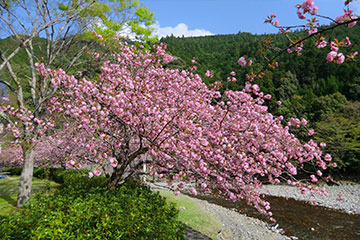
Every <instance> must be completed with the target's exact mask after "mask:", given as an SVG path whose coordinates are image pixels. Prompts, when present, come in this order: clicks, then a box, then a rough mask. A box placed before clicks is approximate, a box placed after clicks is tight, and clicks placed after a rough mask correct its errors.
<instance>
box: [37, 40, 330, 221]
mask: <svg viewBox="0 0 360 240" xmlns="http://www.w3.org/2000/svg"><path fill="white" fill-rule="evenodd" d="M118 44H119V51H118V52H117V53H114V54H110V55H108V56H107V58H106V59H104V64H103V66H102V68H101V74H100V75H99V77H98V78H97V79H91V80H90V79H86V78H81V79H78V78H76V77H74V76H71V75H67V74H66V73H65V72H64V71H63V70H61V69H59V70H52V69H47V68H45V66H44V65H42V64H39V65H37V69H38V71H39V72H40V73H41V75H42V76H43V77H44V78H46V79H49V80H50V81H51V83H52V84H53V85H54V86H56V87H58V88H60V89H61V90H60V91H59V94H58V95H57V96H55V97H53V98H52V99H51V100H50V105H49V111H50V112H51V113H52V114H53V116H57V115H58V114H60V115H61V116H62V117H64V119H68V120H69V126H72V130H71V131H69V132H68V134H69V135H72V136H73V139H74V142H76V146H77V147H79V148H80V149H83V150H85V151H82V152H71V153H70V155H69V156H70V158H71V161H69V163H68V165H69V166H71V165H77V166H78V165H81V164H84V163H91V164H94V165H93V166H96V167H94V168H93V171H92V172H90V173H89V177H93V176H94V175H100V174H102V170H101V166H103V165H111V166H112V167H113V170H114V171H113V173H112V175H111V176H109V182H108V187H109V188H115V187H117V186H119V185H121V184H123V183H124V182H126V181H127V180H128V179H129V177H131V176H132V175H133V173H134V172H135V171H136V169H137V168H138V166H140V165H142V164H144V163H147V164H149V166H150V174H151V175H155V176H158V177H161V178H164V179H166V180H167V181H169V184H171V183H172V182H173V181H197V182H199V183H200V186H201V188H202V190H203V191H217V192H218V193H219V194H220V195H223V196H225V197H227V198H229V199H231V200H232V201H236V200H238V199H246V200H247V202H248V203H249V204H251V205H253V206H255V207H256V208H257V209H258V210H259V211H261V212H263V213H265V212H267V214H268V215H269V216H271V215H272V213H271V212H270V211H269V209H270V207H269V203H268V202H266V201H264V200H263V199H262V197H261V196H260V194H259V193H258V192H257V189H258V188H260V187H261V184H262V182H261V181H260V180H259V179H260V178H266V179H267V181H269V182H270V183H272V184H275V183H278V182H280V181H281V180H282V179H285V180H286V181H287V182H288V184H291V185H296V186H298V187H299V188H301V189H303V190H304V191H306V189H308V190H309V191H312V192H315V191H317V192H320V193H321V192H323V191H321V190H318V189H315V187H313V185H312V184H311V181H312V182H316V181H317V177H320V176H321V175H322V170H324V169H326V168H327V167H328V166H331V165H332V163H331V162H330V160H331V157H330V156H329V155H326V156H322V151H321V149H320V148H321V146H323V145H321V146H320V145H319V144H317V143H315V142H314V141H313V140H310V141H309V142H307V143H302V142H300V141H299V140H298V139H297V138H296V137H295V136H294V135H293V134H292V133H291V132H290V131H289V126H291V125H295V127H300V126H301V125H302V126H306V124H307V122H306V120H304V119H303V120H299V119H291V121H290V122H289V123H288V125H287V126H285V127H284V126H283V122H282V119H283V118H282V117H281V116H280V117H275V116H273V115H272V114H271V113H269V112H267V107H266V106H264V102H265V101H266V99H269V98H271V96H270V95H264V93H262V92H261V91H260V89H259V87H258V85H256V84H252V83H250V82H248V83H247V84H246V86H245V88H244V89H243V90H242V91H232V90H225V91H224V93H223V94H221V93H220V91H219V88H220V83H215V84H214V85H213V86H211V87H207V86H206V85H205V84H204V83H203V81H202V78H201V77H200V75H198V74H195V73H194V70H196V66H195V65H194V66H192V67H191V68H190V69H188V70H183V71H180V70H178V69H167V68H164V66H163V64H167V63H169V62H170V61H171V60H172V58H173V57H172V56H171V55H169V54H167V53H166V52H165V46H164V45H160V46H154V49H153V51H151V52H150V51H148V50H143V49H141V47H140V49H139V48H137V47H135V46H129V45H128V44H126V43H124V42H123V41H121V40H119V41H118ZM94 55H95V56H99V55H98V54H96V53H95V54H94ZM242 61H246V60H245V59H244V60H242ZM207 75H208V76H209V77H211V74H207ZM232 79H234V80H236V78H235V77H234V76H233V78H232ZM310 133H311V130H310ZM144 156H146V158H144ZM304 163H310V164H312V165H313V166H314V169H313V170H314V173H315V175H316V174H317V177H316V176H315V175H314V176H312V178H311V180H310V181H307V182H301V181H298V180H296V175H297V172H298V170H299V169H301V168H302V167H303V166H304ZM316 171H317V173H316ZM176 187H177V188H181V187H182V186H181V184H180V185H177V186H176ZM192 192H193V193H194V194H196V193H197V192H196V190H195V189H192Z"/></svg>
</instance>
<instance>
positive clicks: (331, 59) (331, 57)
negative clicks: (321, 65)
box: [326, 51, 337, 62]
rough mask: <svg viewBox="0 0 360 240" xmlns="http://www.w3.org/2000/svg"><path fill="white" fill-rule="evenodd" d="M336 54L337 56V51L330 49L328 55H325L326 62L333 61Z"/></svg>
mask: <svg viewBox="0 0 360 240" xmlns="http://www.w3.org/2000/svg"><path fill="white" fill-rule="evenodd" d="M336 56H337V52H335V51H331V52H329V53H328V55H327V57H326V61H327V62H332V61H334V59H335V57H336Z"/></svg>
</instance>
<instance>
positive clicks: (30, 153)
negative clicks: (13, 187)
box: [17, 143, 35, 208]
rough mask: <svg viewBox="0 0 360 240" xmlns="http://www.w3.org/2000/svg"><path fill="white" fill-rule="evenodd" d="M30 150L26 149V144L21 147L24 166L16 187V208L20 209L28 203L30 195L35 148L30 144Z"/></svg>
mask: <svg viewBox="0 0 360 240" xmlns="http://www.w3.org/2000/svg"><path fill="white" fill-rule="evenodd" d="M30 145H31V146H30V148H28V147H26V143H24V145H22V149H23V156H24V166H23V169H22V172H21V176H20V180H19V185H18V196H17V207H18V208H21V207H23V206H24V205H25V204H27V203H29V202H30V193H31V187H32V177H33V172H34V156H35V148H33V146H32V144H30Z"/></svg>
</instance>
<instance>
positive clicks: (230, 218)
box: [147, 183, 296, 240]
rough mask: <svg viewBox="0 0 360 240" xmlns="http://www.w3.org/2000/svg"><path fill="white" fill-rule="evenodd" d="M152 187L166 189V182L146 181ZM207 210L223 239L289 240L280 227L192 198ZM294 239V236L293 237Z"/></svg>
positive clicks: (220, 237)
mask: <svg viewBox="0 0 360 240" xmlns="http://www.w3.org/2000/svg"><path fill="white" fill-rule="evenodd" d="M147 184H148V185H149V186H150V187H151V188H153V189H165V190H166V189H167V187H166V184H164V183H157V184H155V185H154V184H151V183H147ZM192 199H193V200H194V201H196V202H197V203H198V204H199V205H200V206H202V207H203V208H204V210H206V211H207V212H209V213H211V214H212V215H213V216H214V217H215V218H216V219H217V220H218V221H219V222H220V223H221V224H222V226H223V228H222V230H221V231H220V233H219V235H218V237H219V239H223V240H289V239H292V238H289V237H287V236H285V235H282V234H281V229H277V228H275V227H272V228H271V227H269V226H268V224H266V223H265V222H263V221H260V220H258V219H255V218H252V217H248V216H246V215H242V214H240V213H238V212H236V211H233V210H230V209H227V208H224V207H221V206H218V205H216V204H212V203H208V202H207V201H203V200H200V199H196V198H192ZM293 239H296V238H293Z"/></svg>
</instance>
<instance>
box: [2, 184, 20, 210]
mask: <svg viewBox="0 0 360 240" xmlns="http://www.w3.org/2000/svg"><path fill="white" fill-rule="evenodd" d="M17 184H18V178H14V177H7V178H3V179H0V201H1V200H2V201H1V202H7V203H8V204H9V205H12V206H14V207H16V200H15V199H14V198H12V196H16V195H17Z"/></svg>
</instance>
